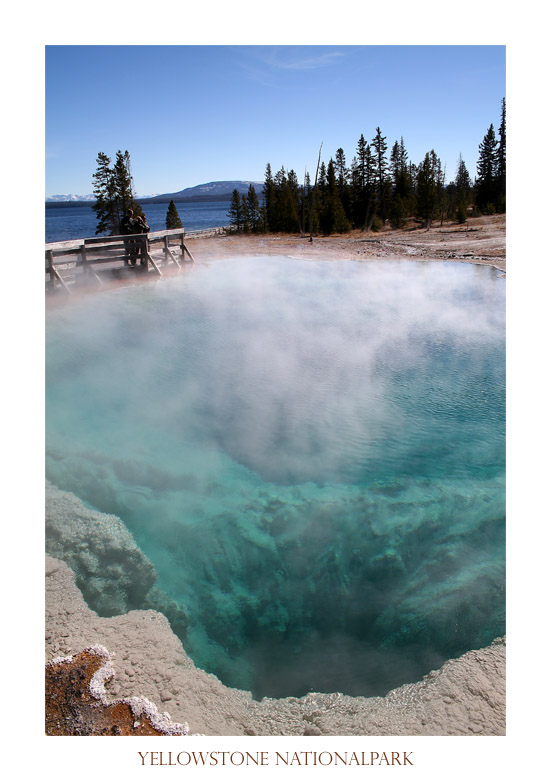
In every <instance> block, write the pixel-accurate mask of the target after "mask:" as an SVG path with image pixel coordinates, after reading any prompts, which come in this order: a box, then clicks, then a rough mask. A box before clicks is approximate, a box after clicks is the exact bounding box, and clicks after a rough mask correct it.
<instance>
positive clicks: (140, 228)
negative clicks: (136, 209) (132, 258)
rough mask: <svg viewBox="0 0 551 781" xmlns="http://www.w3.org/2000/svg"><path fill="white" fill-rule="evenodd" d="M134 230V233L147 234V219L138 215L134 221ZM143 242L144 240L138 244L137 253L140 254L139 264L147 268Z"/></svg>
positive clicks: (143, 215) (142, 215)
mask: <svg viewBox="0 0 551 781" xmlns="http://www.w3.org/2000/svg"><path fill="white" fill-rule="evenodd" d="M134 223H135V226H136V230H135V233H149V225H148V224H147V219H146V217H145V214H139V215H138V216H137V217H136V219H135V221H134ZM145 242H146V239H144V240H143V241H142V242H139V253H140V258H141V259H140V264H141V265H142V266H144V265H145V266H147V258H146V255H145V249H146V247H145Z"/></svg>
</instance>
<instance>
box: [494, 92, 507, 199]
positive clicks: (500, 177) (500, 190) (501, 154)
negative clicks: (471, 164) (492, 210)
mask: <svg viewBox="0 0 551 781" xmlns="http://www.w3.org/2000/svg"><path fill="white" fill-rule="evenodd" d="M498 133H499V145H498V148H497V166H496V179H497V182H496V184H497V210H498V211H499V212H504V211H505V194H506V185H505V180H506V149H505V146H506V145H505V135H506V134H505V98H503V100H502V101H501V124H500V126H499V131H498Z"/></svg>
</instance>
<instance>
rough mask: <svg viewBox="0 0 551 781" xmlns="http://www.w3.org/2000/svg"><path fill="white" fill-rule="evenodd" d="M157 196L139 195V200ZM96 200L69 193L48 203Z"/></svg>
mask: <svg viewBox="0 0 551 781" xmlns="http://www.w3.org/2000/svg"><path fill="white" fill-rule="evenodd" d="M156 195H159V193H150V194H149V195H138V196H137V197H138V199H140V198H155V196H156ZM95 200H96V198H95V196H94V195H92V194H90V195H73V193H69V195H50V196H48V197H47V198H46V202H48V201H50V202H51V201H57V202H66V201H95Z"/></svg>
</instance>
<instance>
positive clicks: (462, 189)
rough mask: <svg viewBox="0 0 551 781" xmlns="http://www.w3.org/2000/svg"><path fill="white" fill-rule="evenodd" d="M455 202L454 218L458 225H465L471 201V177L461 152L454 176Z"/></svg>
mask: <svg viewBox="0 0 551 781" xmlns="http://www.w3.org/2000/svg"><path fill="white" fill-rule="evenodd" d="M455 187H456V192H455V200H456V217H457V221H458V222H459V223H465V222H466V221H467V208H468V206H469V203H470V201H471V187H472V183H471V177H470V176H469V172H468V171H467V166H466V165H465V163H464V161H463V158H462V156H461V152H460V153H459V160H458V162H457V173H456V175H455Z"/></svg>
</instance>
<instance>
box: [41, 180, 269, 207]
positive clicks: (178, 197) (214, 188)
mask: <svg viewBox="0 0 551 781" xmlns="http://www.w3.org/2000/svg"><path fill="white" fill-rule="evenodd" d="M251 184H252V185H254V187H255V188H256V189H257V190H258V189H259V188H260V187H262V185H263V182H248V181H243V180H241V179H240V180H225V181H220V182H206V183H205V184H197V185H195V187H186V188H184V189H183V190H178V191H177V192H174V193H155V194H153V195H138V196H137V197H136V200H138V201H142V200H155V201H158V202H162V203H164V202H165V201H166V203H168V202H169V201H170V200H174V201H182V200H184V201H187V200H190V201H191V200H194V199H197V200H200V201H202V200H213V201H215V200H217V199H218V198H220V199H221V200H224V199H225V198H227V199H228V200H229V198H230V197H231V194H232V193H233V191H234V190H237V191H238V192H239V193H240V194H241V193H245V194H246V193H247V191H248V189H249V185H251ZM95 200H96V199H95V198H94V196H93V195H73V194H72V193H70V194H69V195H50V196H48V197H47V198H46V203H51V202H53V201H55V202H58V203H59V202H67V201H95Z"/></svg>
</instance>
